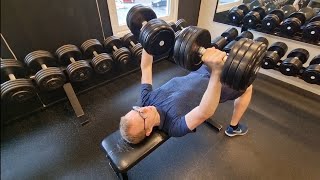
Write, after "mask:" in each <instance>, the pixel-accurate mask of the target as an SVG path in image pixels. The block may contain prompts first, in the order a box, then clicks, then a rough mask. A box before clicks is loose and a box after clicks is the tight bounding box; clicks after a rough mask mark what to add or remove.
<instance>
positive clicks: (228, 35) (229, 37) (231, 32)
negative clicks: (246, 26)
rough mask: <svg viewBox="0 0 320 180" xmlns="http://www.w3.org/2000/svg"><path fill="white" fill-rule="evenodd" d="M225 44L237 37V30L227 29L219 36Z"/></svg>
mask: <svg viewBox="0 0 320 180" xmlns="http://www.w3.org/2000/svg"><path fill="white" fill-rule="evenodd" d="M221 36H222V37H224V38H225V39H226V40H227V42H230V41H232V40H234V39H235V38H236V37H237V36H238V30H237V29H236V28H229V29H227V30H226V31H224V32H223V33H222V34H221Z"/></svg>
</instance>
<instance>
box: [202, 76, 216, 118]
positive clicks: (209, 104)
mask: <svg viewBox="0 0 320 180" xmlns="http://www.w3.org/2000/svg"><path fill="white" fill-rule="evenodd" d="M220 74H221V72H212V73H211V76H210V80H209V84H208V87H207V89H206V91H205V93H204V94H203V96H202V99H201V102H200V104H199V110H200V111H201V114H203V115H204V117H206V118H209V117H211V116H212V115H213V114H214V112H215V110H216V108H217V106H218V104H219V100H220V94H221V82H220Z"/></svg>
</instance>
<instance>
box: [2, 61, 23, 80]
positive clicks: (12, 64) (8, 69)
mask: <svg viewBox="0 0 320 180" xmlns="http://www.w3.org/2000/svg"><path fill="white" fill-rule="evenodd" d="M0 68H1V83H3V82H5V81H8V80H9V76H8V75H9V74H13V75H15V77H16V78H23V77H25V76H26V71H25V69H24V67H23V65H22V63H21V62H20V61H17V60H15V59H1V66H0Z"/></svg>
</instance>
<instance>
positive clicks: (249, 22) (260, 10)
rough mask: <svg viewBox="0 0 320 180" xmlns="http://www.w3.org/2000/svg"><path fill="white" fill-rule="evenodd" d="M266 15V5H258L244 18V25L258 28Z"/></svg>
mask: <svg viewBox="0 0 320 180" xmlns="http://www.w3.org/2000/svg"><path fill="white" fill-rule="evenodd" d="M265 15H266V7H265V6H262V7H256V8H254V9H252V10H251V11H250V12H249V13H248V14H246V15H245V16H244V18H243V26H244V27H248V28H252V29H254V28H256V27H257V25H258V24H260V23H261V20H262V19H263V18H264V17H265Z"/></svg>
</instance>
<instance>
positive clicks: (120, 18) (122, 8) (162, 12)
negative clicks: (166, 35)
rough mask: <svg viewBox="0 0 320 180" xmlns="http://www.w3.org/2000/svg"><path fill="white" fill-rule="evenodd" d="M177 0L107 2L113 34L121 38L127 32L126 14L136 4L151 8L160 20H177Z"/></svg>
mask: <svg viewBox="0 0 320 180" xmlns="http://www.w3.org/2000/svg"><path fill="white" fill-rule="evenodd" d="M178 1H179V0H107V2H108V7H109V13H110V20H111V26H112V30H113V34H114V35H116V36H123V35H124V34H126V33H128V32H129V29H128V27H127V24H126V17H127V13H128V11H129V10H130V8H131V7H132V6H134V5H137V4H142V5H146V6H149V7H151V8H152V9H153V10H154V12H155V13H156V14H157V17H158V18H161V19H163V20H165V21H167V22H172V21H176V20H177V16H178Z"/></svg>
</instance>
